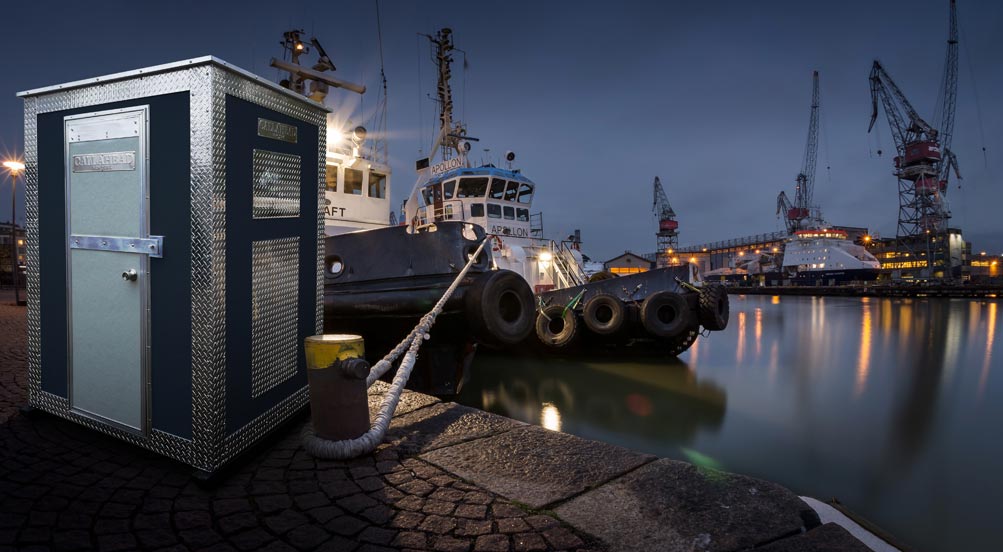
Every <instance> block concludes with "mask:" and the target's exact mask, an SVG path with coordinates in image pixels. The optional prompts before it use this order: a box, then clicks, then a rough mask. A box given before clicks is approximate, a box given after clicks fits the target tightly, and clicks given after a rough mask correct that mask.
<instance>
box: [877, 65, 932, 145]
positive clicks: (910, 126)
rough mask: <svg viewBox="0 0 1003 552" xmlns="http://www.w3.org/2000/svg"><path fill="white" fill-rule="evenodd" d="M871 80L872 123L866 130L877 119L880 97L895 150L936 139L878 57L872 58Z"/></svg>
mask: <svg viewBox="0 0 1003 552" xmlns="http://www.w3.org/2000/svg"><path fill="white" fill-rule="evenodd" d="M870 81H871V123H870V124H869V125H868V126H867V132H870V131H871V130H872V129H873V128H874V122H875V121H877V119H878V101H879V100H880V101H881V104H882V106H883V107H884V109H885V115H886V116H887V117H888V126H889V127H890V128H891V131H892V136H893V138H894V140H895V148H896V149H898V150H902V149H903V148H904V147H905V144H907V143H910V142H916V141H920V140H922V139H924V138H925V139H927V140H936V139H937V130H936V129H935V128H933V127H932V126H930V124H929V123H927V122H926V121H925V120H923V118H922V117H920V116H919V113H917V112H916V109H915V108H913V106H912V104H911V103H909V100H908V99H907V98H906V97H905V94H903V93H902V91H901V90H899V87H898V86H897V85H896V84H895V81H893V80H892V77H891V75H889V74H888V72H887V71H885V68H884V67H882V66H881V62H880V61H878V60H874V65H873V66H871V76H870ZM900 153H901V151H900Z"/></svg>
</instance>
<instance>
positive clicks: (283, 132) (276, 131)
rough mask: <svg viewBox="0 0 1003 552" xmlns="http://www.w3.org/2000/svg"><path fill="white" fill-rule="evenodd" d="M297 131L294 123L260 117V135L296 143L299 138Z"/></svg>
mask: <svg viewBox="0 0 1003 552" xmlns="http://www.w3.org/2000/svg"><path fill="white" fill-rule="evenodd" d="M296 131H297V129H296V127H294V126H293V125H287V124H285V123H279V122H277V121H269V120H268V119H262V118H260V117H258V136H262V137H264V138H271V139H273V140H282V141H283V142H289V143H291V144H295V143H296V139H297V136H296Z"/></svg>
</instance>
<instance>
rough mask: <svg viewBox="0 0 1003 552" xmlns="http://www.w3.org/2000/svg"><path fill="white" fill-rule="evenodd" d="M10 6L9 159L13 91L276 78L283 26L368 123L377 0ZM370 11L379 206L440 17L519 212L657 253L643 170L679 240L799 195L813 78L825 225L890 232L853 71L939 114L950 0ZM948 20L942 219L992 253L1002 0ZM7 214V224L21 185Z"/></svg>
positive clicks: (3, 85) (765, 216)
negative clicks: (382, 143)
mask: <svg viewBox="0 0 1003 552" xmlns="http://www.w3.org/2000/svg"><path fill="white" fill-rule="evenodd" d="M7 4H8V5H5V7H4V16H3V17H4V24H3V29H4V31H3V33H0V45H2V48H0V50H2V51H3V52H4V53H5V55H4V56H2V58H0V74H2V75H3V78H2V79H0V154H4V155H11V154H20V152H21V151H22V142H23V113H24V112H23V102H22V100H21V99H20V98H17V97H16V96H15V93H16V92H18V91H21V90H27V89H31V88H37V87H42V86H47V85H52V84H58V83H63V82H68V81H73V80H78V79H82V78H87V77H94V76H99V75H104V74H109V73H114V72H119V71H125V70H130V69H136V68H140V67H146V66H151V65H157V64H161V63H166V62H170V61H176V60H182V59H187V58H192V57H197V56H202V55H207V54H211V55H215V56H218V57H220V58H222V59H224V60H226V61H228V62H230V63H233V64H235V65H238V66H240V67H243V68H245V69H248V70H250V71H252V72H255V73H258V74H260V75H262V76H265V77H267V78H271V79H274V80H277V79H278V78H279V75H278V72H277V71H276V70H275V69H272V68H270V67H269V66H268V61H269V59H270V58H271V57H273V56H275V57H280V56H281V48H280V46H279V44H278V42H279V40H280V39H281V36H282V32H283V31H285V30H288V29H290V28H302V29H304V30H305V31H306V33H307V36H310V35H316V36H317V38H319V39H320V40H321V42H322V43H323V44H324V46H325V48H326V49H327V51H328V53H329V54H330V56H331V58H332V59H333V61H334V63H335V65H337V67H338V71H337V72H336V75H337V76H339V77H341V78H343V79H346V80H350V81H357V82H363V83H365V84H366V85H368V87H369V89H370V92H368V93H367V94H366V95H365V96H363V97H359V96H357V95H355V94H351V93H348V92H344V91H335V92H333V93H332V94H331V95H330V96H329V97H328V99H327V103H328V104H329V105H330V106H331V107H332V108H334V109H335V110H337V111H338V112H339V113H342V114H348V115H349V116H351V117H352V119H353V121H354V122H355V123H361V124H371V121H370V118H371V117H372V115H373V108H374V107H375V104H376V93H375V91H376V89H377V87H378V86H379V73H380V57H379V43H378V40H377V22H376V3H375V1H361V0H359V1H354V2H343V1H325V2H319V1H284V2H263V1H253V0H249V1H245V2H232V3H231V2H210V1H201V2H192V1H188V0H177V1H171V2H158V1H145V2H102V1H91V2H46V1H41V2H9V3H7ZM380 9H381V15H382V23H383V29H382V34H383V58H384V66H385V72H386V76H387V79H388V87H389V135H390V141H389V148H390V157H391V165H392V168H393V195H392V199H393V205H395V206H399V205H400V203H401V201H402V200H403V199H404V198H405V197H406V195H407V193H408V192H409V191H410V188H411V186H412V184H413V183H414V161H415V159H417V158H418V157H419V156H420V154H421V152H422V150H424V151H425V152H427V151H428V148H429V143H430V141H431V134H432V125H433V123H434V116H435V105H434V104H433V103H432V102H431V100H429V98H428V96H429V95H430V94H433V93H434V88H433V85H434V77H435V75H434V73H433V69H434V67H433V66H432V63H431V59H430V55H429V47H428V41H427V39H425V38H423V37H419V36H418V34H419V33H429V34H431V33H434V31H435V30H436V29H438V28H440V27H444V26H448V27H451V28H452V29H453V31H454V38H455V42H456V46H457V47H458V48H461V49H463V50H464V51H466V53H467V62H468V63H467V68H466V70H463V68H462V64H461V63H457V64H454V77H455V78H454V82H453V90H454V95H455V99H456V101H455V105H456V108H457V109H456V115H457V116H458V117H459V118H460V119H461V120H463V121H464V122H466V123H467V124H468V128H469V132H470V134H471V135H473V136H477V137H479V138H480V139H481V141H480V142H479V143H477V145H476V146H475V149H474V151H473V152H472V154H473V159H474V160H476V161H480V160H481V159H483V160H484V161H486V162H494V163H495V164H497V165H502V163H501V162H500V157H501V156H502V155H503V153H504V152H505V151H506V150H513V151H515V152H516V154H517V156H518V157H517V160H516V163H515V166H516V167H518V168H520V169H522V171H523V172H524V174H526V175H527V176H528V177H529V178H531V179H533V180H534V181H535V182H536V183H537V184H538V185H539V188H538V195H537V200H536V202H535V205H534V207H535V210H540V211H543V212H544V214H545V216H544V223H545V230H546V233H547V234H548V236H550V237H555V238H559V237H563V236H567V235H568V234H570V233H571V232H572V231H573V230H574V229H576V228H578V229H581V231H582V237H583V240H584V241H585V247H584V249H585V252H586V253H588V254H590V255H591V256H593V257H595V258H598V259H607V258H610V257H613V256H615V255H617V254H619V253H622V252H623V251H624V250H628V249H629V250H632V251H635V252H650V251H653V250H654V247H655V236H654V232H655V229H656V225H657V221H656V220H655V218H654V215H653V213H652V205H651V204H652V188H651V187H652V180H653V179H654V177H655V176H656V175H657V176H659V177H661V180H662V183H663V185H664V186H665V187H666V191H667V192H668V196H669V199H670V202H671V203H672V207H673V208H674V209H675V211H676V213H677V215H678V220H679V224H680V243H681V244H682V245H688V244H698V243H703V242H710V241H716V240H723V239H730V238H734V237H739V236H745V235H750V234H757V233H762V232H772V231H775V230H780V229H782V227H783V225H782V222H781V221H780V220H779V219H778V218H777V217H776V215H775V209H776V197H777V194H778V193H779V192H780V191H781V190H786V191H787V193H788V195H790V196H791V197H793V188H794V177H795V175H796V174H797V173H798V171H799V170H800V165H801V158H802V155H803V151H804V146H805V139H806V135H807V126H808V116H809V106H810V93H811V74H812V71H813V70H818V71H819V72H820V79H821V94H822V112H821V123H822V124H821V130H820V136H819V153H818V169H817V179H816V189H815V199H816V202H817V203H819V204H820V205H821V207H822V209H823V213H824V215H825V217H826V219H827V220H829V221H830V222H832V223H834V224H841V225H850V226H866V227H868V228H870V229H871V231H872V232H876V233H878V234H880V235H882V236H893V235H894V234H895V227H896V217H897V214H898V196H897V187H896V181H895V178H894V177H893V176H892V156H893V155H892V154H891V152H892V151H893V150H894V145H893V143H892V138H891V133H890V132H889V130H888V124H887V121H886V119H885V117H884V113H883V112H882V113H881V114H880V116H879V120H878V124H877V125H876V126H877V127H878V129H877V130H876V131H875V132H872V133H871V134H870V135H869V134H867V123H868V120H869V118H870V113H871V102H870V92H869V87H868V80H867V77H868V73H869V71H870V67H871V63H872V61H873V60H874V59H875V58H877V59H880V60H881V62H882V63H883V64H884V65H885V67H886V69H887V70H888V71H889V73H890V74H891V75H892V77H893V78H894V79H895V80H896V82H897V83H898V85H899V86H900V88H901V89H902V90H903V91H904V92H905V94H906V95H907V96H908V97H909V99H910V100H911V102H912V103H913V105H914V106H915V107H916V109H917V110H918V111H919V112H920V114H921V115H922V116H923V117H924V118H926V119H927V120H929V121H930V122H933V120H934V111H935V108H936V106H937V104H938V91H939V89H940V83H941V78H942V75H943V66H944V58H945V49H946V37H947V26H948V22H947V14H948V1H947V0H910V1H882V2H871V1H855V0H850V1H844V2H804V1H800V2H795V1H790V2H787V1H783V2H781V1H776V2H771V1H764V2H749V1H743V2H724V1H705V2H674V1H666V2H630V1H626V2H591V1H574V2H572V1H568V2H556V1H552V2H543V1H535V2H521V1H517V0H507V1H505V2H487V1H484V2H467V3H457V2H414V1H404V0H382V1H381V2H380ZM958 14H959V27H960V31H961V37H960V38H961V56H960V71H959V74H960V79H959V80H960V82H959V89H958V105H957V119H956V124H955V131H954V146H953V150H954V151H955V153H956V155H957V157H958V161H959V164H960V168H961V173H962V176H963V177H964V178H963V180H962V181H961V182H960V188H958V187H957V185H955V184H952V186H951V189H950V191H949V195H948V199H949V202H950V206H951V210H952V212H953V214H954V218H953V219H952V226H956V227H960V228H962V229H963V230H964V232H965V237H966V239H968V240H969V241H972V242H973V247H974V249H975V251H980V250H989V251H991V252H995V253H1000V252H1003V222H1001V216H1000V213H1001V209H1003V188H1001V185H1000V184H1001V183H1000V179H999V177H998V176H996V175H998V174H1000V173H1001V172H1003V157H1001V155H1000V154H1001V152H1003V136H1001V132H1000V130H1001V128H1003V104H1001V102H1000V96H999V94H998V92H997V91H999V90H1001V89H1003V70H1001V69H1003V63H1001V59H1000V56H1001V52H1003V33H1001V32H1000V29H1003V4H1001V3H997V2H974V1H966V0H960V1H959V2H958ZM457 57H459V56H457ZM311 59H312V58H311ZM983 148H985V151H984V152H983ZM485 149H486V150H488V151H486V152H485V151H484V150H485ZM879 149H880V150H882V151H883V152H884V153H883V155H881V156H879V155H878V154H877V151H878V150H879ZM8 186H9V183H8V180H7V179H6V177H4V178H3V182H2V184H0V220H7V218H8V217H9V216H10V215H9V213H10V192H9V187H8ZM18 212H19V215H18V219H19V221H23V216H24V215H23V213H24V199H23V194H22V193H21V190H18Z"/></svg>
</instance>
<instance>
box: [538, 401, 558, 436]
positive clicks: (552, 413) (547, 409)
mask: <svg viewBox="0 0 1003 552" xmlns="http://www.w3.org/2000/svg"><path fill="white" fill-rule="evenodd" d="M540 425H541V426H543V427H545V428H547V429H549V430H551V431H560V430H561V411H560V410H558V409H557V407H556V406H554V405H553V404H550V403H543V410H542V411H541V412H540Z"/></svg>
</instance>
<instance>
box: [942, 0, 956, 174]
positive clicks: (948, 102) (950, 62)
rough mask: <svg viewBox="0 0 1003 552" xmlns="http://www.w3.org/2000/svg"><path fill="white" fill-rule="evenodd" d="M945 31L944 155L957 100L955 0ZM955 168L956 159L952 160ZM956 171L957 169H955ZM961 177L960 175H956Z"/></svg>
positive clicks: (945, 168) (946, 170) (946, 166)
mask: <svg viewBox="0 0 1003 552" xmlns="http://www.w3.org/2000/svg"><path fill="white" fill-rule="evenodd" d="M950 10H951V11H950V15H949V23H948V33H947V60H946V61H945V62H944V82H943V87H944V89H943V91H942V96H943V98H944V103H943V104H941V107H940V116H941V121H940V147H941V148H942V149H943V151H944V155H945V156H946V155H951V156H952V158H953V155H954V154H951V153H950V151H951V138H952V137H953V134H954V108H955V105H956V104H957V102H958V10H957V5H956V4H955V0H951V8H950ZM952 162H953V163H955V169H957V165H956V163H957V161H956V160H952ZM950 165H951V163H944V164H943V166H942V167H941V169H940V180H942V181H943V182H945V183H946V182H947V181H948V179H949V178H950V170H949V166H950ZM955 173H957V170H955ZM958 178H959V179H960V178H961V177H960V176H959V177H958Z"/></svg>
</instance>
